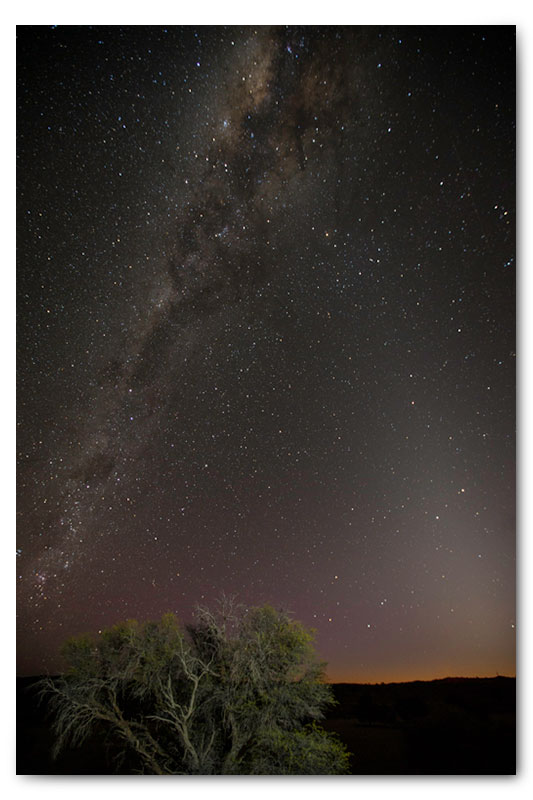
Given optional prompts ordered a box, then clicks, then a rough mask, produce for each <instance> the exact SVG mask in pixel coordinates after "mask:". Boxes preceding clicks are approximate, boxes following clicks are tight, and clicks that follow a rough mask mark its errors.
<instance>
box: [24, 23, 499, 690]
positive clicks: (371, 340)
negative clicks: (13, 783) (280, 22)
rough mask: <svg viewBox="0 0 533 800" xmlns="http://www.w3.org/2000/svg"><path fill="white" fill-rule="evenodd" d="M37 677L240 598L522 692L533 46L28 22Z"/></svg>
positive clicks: (28, 420) (406, 31) (29, 406)
mask: <svg viewBox="0 0 533 800" xmlns="http://www.w3.org/2000/svg"><path fill="white" fill-rule="evenodd" d="M17 137H18V138H17V165H18V168H17V176H18V196H17V200H18V203H17V244H18V272H17V275H18V279H17V367H18V377H17V390H18V391H17V406H18V408H17V412H18V414H17V416H18V420H17V421H18V428H17V455H18V501H17V521H18V526H17V528H18V534H17V561H16V567H17V610H18V636H17V651H18V669H19V672H20V673H21V674H38V673H42V672H44V671H54V670H57V669H58V665H59V664H60V662H59V660H58V650H59V647H60V644H61V642H62V641H64V640H65V639H66V638H67V637H68V636H71V635H73V634H77V633H82V632H85V631H94V632H97V631H98V630H101V629H102V628H103V627H106V626H108V625H111V624H113V623H115V622H118V621H120V620H123V619H128V618H137V619H143V620H144V619H154V618H157V617H159V616H160V615H161V614H162V613H164V612H166V611H169V610H170V611H174V612H175V613H176V614H177V615H178V616H179V617H180V619H182V620H183V621H184V622H187V621H189V620H190V618H191V614H192V611H193V609H194V606H195V604H197V603H205V604H212V603H214V601H215V600H216V599H217V598H219V597H220V596H221V595H222V593H225V594H226V595H236V597H237V599H238V601H240V602H242V603H244V604H245V605H260V604H263V603H270V604H272V605H274V606H275V607H279V608H284V609H288V610H290V611H291V612H292V613H293V614H294V617H295V618H297V619H299V620H301V621H302V622H303V623H304V624H306V625H307V626H309V627H314V628H315V629H316V631H317V639H316V645H317V650H318V652H319V654H320V656H321V658H322V659H324V660H325V661H327V662H328V667H327V674H328V676H329V678H330V679H331V680H333V681H356V682H367V681H368V682H379V681H400V680H414V679H431V678H438V677H444V676H447V675H462V676H474V675H479V676H485V675H495V674H497V673H499V674H507V675H511V674H514V671H515V619H514V613H515V171H514V170H515V28H514V27H512V26H492V27H486V28H483V27H460V26H454V27H444V26H428V27H423V26H422V27H388V26H377V27H367V26H363V27H357V26H345V27H311V26H301V27H298V26H292V27H286V26H273V27H257V28H254V27H220V26H213V27H205V26H200V27H194V26H186V27H182V28H180V27H174V26H171V27H167V28H164V27H147V26H131V27H120V26H96V27H91V26H79V27H69V26H65V27H64V26H48V27H44V26H43V27H41V26H22V27H21V26H19V27H18V29H17Z"/></svg>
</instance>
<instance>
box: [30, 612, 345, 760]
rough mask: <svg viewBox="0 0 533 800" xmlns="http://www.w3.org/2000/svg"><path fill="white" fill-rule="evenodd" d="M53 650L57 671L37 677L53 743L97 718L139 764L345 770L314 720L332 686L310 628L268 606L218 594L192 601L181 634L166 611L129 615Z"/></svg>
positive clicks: (341, 753) (75, 736)
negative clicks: (157, 615)
mask: <svg viewBox="0 0 533 800" xmlns="http://www.w3.org/2000/svg"><path fill="white" fill-rule="evenodd" d="M63 655H64V657H65V658H66V660H67V662H68V664H69V669H68V671H67V673H66V674H65V676H64V677H62V678H60V679H59V680H58V681H56V682H55V683H54V682H53V681H49V682H48V683H47V686H46V691H47V692H48V694H49V695H50V696H51V701H52V706H53V710H54V712H55V714H56V722H55V729H56V733H57V737H58V738H57V746H58V747H59V748H61V747H63V746H66V745H68V744H80V743H82V742H83V740H84V738H85V737H86V736H87V735H88V734H89V732H90V731H91V730H92V729H93V727H94V725H96V724H98V725H104V726H106V727H107V728H108V730H109V731H110V732H111V734H112V735H114V736H115V738H116V740H117V741H119V742H120V743H121V745H122V747H123V748H124V752H127V753H129V754H130V756H133V757H134V758H135V759H137V761H138V763H139V768H140V769H141V770H144V771H146V772H152V773H154V772H155V773H158V774H164V773H189V774H336V773H339V772H345V771H346V770H347V763H348V761H347V759H348V755H347V753H346V751H345V749H344V747H343V746H342V744H340V742H338V741H337V740H335V739H334V738H332V737H331V736H330V735H329V734H327V733H325V732H324V731H323V730H322V729H321V728H319V727H318V726H317V725H316V720H318V719H321V718H322V717H323V710H324V708H325V707H326V706H327V705H328V704H330V703H331V702H332V693H331V689H330V687H329V686H327V685H326V684H324V683H323V665H322V664H320V663H319V662H318V661H317V660H316V657H315V654H314V649H313V633H312V632H311V631H309V630H307V629H306V628H304V627H303V626H302V625H301V624H300V623H299V622H296V621H294V620H292V619H291V618H290V617H289V616H288V614H286V613H285V612H282V611H277V610H275V609H274V608H272V607H271V606H264V607H261V608H252V609H249V610H243V609H237V608H235V606H234V605H233V603H231V601H227V600H224V601H223V602H222V603H221V604H220V608H219V609H218V610H217V611H215V612H212V611H210V610H209V609H205V608H203V609H198V612H197V621H196V623H195V624H194V625H192V626H189V628H188V629H187V632H184V631H182V630H181V628H180V627H179V625H178V622H177V620H176V618H175V617H174V615H172V614H166V615H165V616H164V617H162V619H161V620H160V621H159V622H147V623H139V622H137V621H135V620H129V621H127V622H124V623H121V624H119V625H115V626H114V627H112V628H110V629H108V630H106V631H103V632H102V633H101V634H100V635H99V636H97V637H91V636H81V637H78V638H76V639H73V640H70V641H69V642H67V643H66V644H65V646H64V648H63ZM309 723H312V724H309Z"/></svg>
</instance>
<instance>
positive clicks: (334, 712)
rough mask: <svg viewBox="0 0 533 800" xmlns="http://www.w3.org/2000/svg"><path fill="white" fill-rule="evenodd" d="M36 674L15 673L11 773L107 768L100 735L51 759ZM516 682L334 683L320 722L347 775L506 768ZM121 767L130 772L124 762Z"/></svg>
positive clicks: (109, 757) (509, 770)
mask: <svg viewBox="0 0 533 800" xmlns="http://www.w3.org/2000/svg"><path fill="white" fill-rule="evenodd" d="M35 681H36V679H35V678H18V679H17V774H19V775H108V774H113V773H114V772H115V769H114V768H113V751H112V748H111V746H110V745H109V744H106V740H105V736H102V735H95V736H93V738H92V739H91V740H90V742H89V743H87V745H86V746H84V747H83V748H80V749H70V750H67V751H65V752H64V753H63V754H61V755H60V756H59V757H58V758H57V760H55V761H54V760H53V759H52V756H51V748H52V744H53V733H52V730H51V720H50V719H47V713H46V709H45V707H44V706H42V705H39V704H38V702H37V699H36V698H35V696H34V693H32V690H31V687H32V684H34V683H35ZM515 684H516V681H515V679H514V678H507V677H502V676H498V677H495V678H445V679H443V680H434V681H412V682H409V683H386V684H358V683H338V684H334V685H333V689H334V692H335V697H336V699H337V701H338V705H337V706H336V707H335V708H333V709H331V710H330V711H329V713H328V715H327V718H326V719H325V720H324V721H323V727H324V728H325V729H326V730H327V731H329V732H332V733H336V734H337V735H338V736H339V738H340V739H341V740H342V742H343V743H344V744H345V745H346V746H347V747H348V749H349V751H350V752H351V754H352V755H351V758H350V765H351V774H353V775H444V774H446V775H512V774H514V773H515V771H516V762H515V744H516V728H515V716H516V715H515V709H516V706H515V702H516V686H515ZM120 774H130V772H129V771H128V769H127V765H123V767H122V769H121V770H120Z"/></svg>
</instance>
